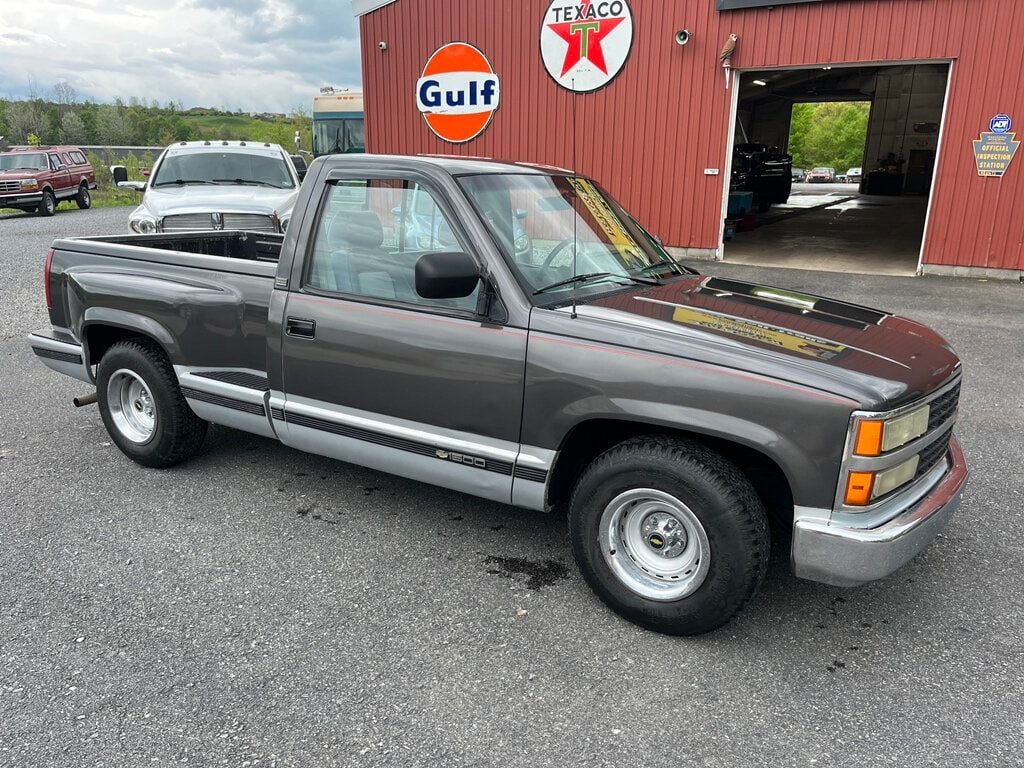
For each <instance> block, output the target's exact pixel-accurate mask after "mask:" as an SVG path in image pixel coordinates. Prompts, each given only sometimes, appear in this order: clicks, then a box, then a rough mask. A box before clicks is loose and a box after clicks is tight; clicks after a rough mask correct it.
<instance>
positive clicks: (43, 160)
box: [0, 147, 96, 216]
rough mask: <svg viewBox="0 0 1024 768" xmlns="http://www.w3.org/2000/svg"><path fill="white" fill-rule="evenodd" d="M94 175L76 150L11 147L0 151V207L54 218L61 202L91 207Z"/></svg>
mask: <svg viewBox="0 0 1024 768" xmlns="http://www.w3.org/2000/svg"><path fill="white" fill-rule="evenodd" d="M90 189H96V172H95V171H94V170H93V168H92V166H91V165H90V164H89V161H88V160H87V159H86V157H85V154H84V153H83V152H82V150H80V149H79V148H78V147H13V148H11V149H7V150H4V151H2V152H0V208H17V209H18V210H21V211H27V212H29V213H31V212H32V211H38V212H39V215H40V216H53V212H54V211H56V210H57V205H58V203H60V201H62V200H74V201H75V203H77V204H78V207H79V208H88V207H90V206H91V205H92V198H91V197H90V196H89V190H90Z"/></svg>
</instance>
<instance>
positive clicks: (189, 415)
mask: <svg viewBox="0 0 1024 768" xmlns="http://www.w3.org/2000/svg"><path fill="white" fill-rule="evenodd" d="M96 394H97V397H98V400H99V407H100V415H101V416H102V418H103V424H104V426H106V428H107V432H108V433H109V434H110V438H111V439H112V440H113V441H114V443H115V444H116V445H117V447H118V448H120V449H121V451H122V452H123V453H124V454H125V455H126V456H128V457H129V458H130V459H132V460H133V461H135V462H137V463H138V464H141V465H142V466H144V467H157V468H163V467H170V466H173V465H175V464H178V463H180V462H182V461H185V460H186V459H188V458H190V457H192V456H193V455H195V454H196V453H197V452H198V451H199V449H200V448H201V447H202V444H203V439H204V438H205V437H206V428H207V423H206V422H205V421H203V420H202V419H200V418H199V417H198V416H196V415H195V413H193V411H192V409H191V408H189V406H188V403H187V402H185V398H184V397H183V396H182V394H181V389H180V388H179V387H178V381H177V378H176V377H175V375H174V369H173V368H172V367H171V363H170V361H169V360H168V359H167V356H166V355H165V354H164V353H163V351H162V350H161V349H159V348H158V347H157V346H156V345H154V344H152V343H151V342H148V341H145V340H142V339H132V340H129V341H122V342H119V343H118V344H115V345H114V346H112V347H111V348H110V349H109V350H108V351H107V353H106V354H105V355H104V356H103V359H102V360H100V364H99V366H98V367H97V376H96Z"/></svg>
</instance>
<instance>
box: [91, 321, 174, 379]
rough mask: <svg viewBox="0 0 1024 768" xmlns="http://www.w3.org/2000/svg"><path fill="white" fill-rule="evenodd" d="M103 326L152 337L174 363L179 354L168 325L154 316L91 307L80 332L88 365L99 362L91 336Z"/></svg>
mask: <svg viewBox="0 0 1024 768" xmlns="http://www.w3.org/2000/svg"><path fill="white" fill-rule="evenodd" d="M101 327H107V328H116V329H119V330H122V331H131V332H133V333H134V334H136V335H139V336H145V337H147V338H149V339H151V340H152V341H154V342H156V343H157V344H158V345H159V346H160V348H161V349H162V350H163V351H164V353H165V354H166V355H167V357H168V358H169V359H170V360H171V362H172V363H174V362H175V360H177V358H178V356H179V353H180V348H179V346H178V342H177V341H176V340H175V338H174V336H173V335H172V334H171V332H170V331H169V330H167V328H166V327H164V326H163V325H161V324H160V323H159V322H157V321H156V320H154V319H153V318H151V317H146V316H145V315H140V314H137V313H135V312H128V311H126V310H123V309H113V308H110V307H89V308H88V309H86V310H85V312H84V313H83V314H82V320H81V323H80V324H79V333H78V336H79V338H80V339H82V348H83V350H84V352H85V360H86V364H87V365H94V364H96V363H97V362H99V361H98V360H96V359H94V355H93V350H92V348H91V347H92V345H91V344H90V339H89V336H90V332H91V331H93V330H94V329H96V328H101Z"/></svg>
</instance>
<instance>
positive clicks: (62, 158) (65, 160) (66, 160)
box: [60, 152, 71, 165]
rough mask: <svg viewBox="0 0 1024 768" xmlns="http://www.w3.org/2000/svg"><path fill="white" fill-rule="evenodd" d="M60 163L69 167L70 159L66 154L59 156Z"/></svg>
mask: <svg viewBox="0 0 1024 768" xmlns="http://www.w3.org/2000/svg"><path fill="white" fill-rule="evenodd" d="M60 161H61V162H62V163H64V165H71V158H70V157H68V154H67V153H66V152H65V153H64V154H63V155H61V156H60Z"/></svg>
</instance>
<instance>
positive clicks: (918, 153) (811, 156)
mask: <svg viewBox="0 0 1024 768" xmlns="http://www.w3.org/2000/svg"><path fill="white" fill-rule="evenodd" d="M949 67H950V65H949V64H948V63H923V64H893V65H873V66H863V65H851V66H837V65H833V66H827V67H815V68H803V69H777V70H768V71H746V72H742V73H740V74H739V75H738V77H737V78H736V86H734V87H736V89H737V90H736V94H735V98H736V105H735V121H734V124H733V131H734V135H733V144H732V147H733V151H732V153H731V168H730V174H729V180H730V183H729V184H728V185H727V187H728V189H727V190H726V200H725V201H724V205H723V210H724V211H725V212H726V213H725V222H724V226H723V233H724V234H723V254H724V259H725V260H726V261H731V262H736V263H742V264H758V265H765V266H779V267H794V268H799V269H822V270H831V271H844V272H863V273H875V274H894V275H913V274H915V273H916V272H917V269H918V265H919V260H920V254H921V250H922V245H923V241H924V237H925V229H926V221H927V214H928V206H929V202H930V198H931V190H932V178H933V175H934V170H935V166H936V162H937V160H938V149H939V136H940V131H941V127H942V118H943V112H944V108H945V100H946V93H947V85H948V80H949ZM858 114H861V115H862V118H863V119H862V122H861V123H860V134H859V138H858V139H857V140H856V141H858V142H860V143H861V146H860V147H859V148H858V147H854V149H853V150H852V151H851V138H850V137H851V134H850V131H851V130H853V129H855V128H856V127H857V126H856V120H857V115H858ZM794 115H796V119H794ZM830 120H833V121H835V124H834V125H833V124H832V123H828V122H827V121H830ZM851 126H852V127H851ZM808 131H811V132H812V133H814V138H813V140H809V139H808V136H807V133H808ZM830 145H833V146H830ZM784 174H789V179H788V180H784V179H783V178H782V176H783V175H784ZM784 181H785V182H786V183H785V184H784V183H783V182H784Z"/></svg>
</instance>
